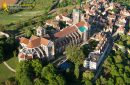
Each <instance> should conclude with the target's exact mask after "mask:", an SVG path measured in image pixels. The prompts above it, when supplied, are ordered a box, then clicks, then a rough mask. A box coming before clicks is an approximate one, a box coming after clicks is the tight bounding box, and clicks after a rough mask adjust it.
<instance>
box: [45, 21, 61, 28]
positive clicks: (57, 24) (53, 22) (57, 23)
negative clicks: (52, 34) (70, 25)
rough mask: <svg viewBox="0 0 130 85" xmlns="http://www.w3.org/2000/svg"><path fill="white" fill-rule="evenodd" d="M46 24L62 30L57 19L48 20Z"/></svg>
mask: <svg viewBox="0 0 130 85" xmlns="http://www.w3.org/2000/svg"><path fill="white" fill-rule="evenodd" d="M46 25H47V26H50V27H53V28H56V29H57V30H60V27H59V22H58V21H56V20H47V21H46Z"/></svg>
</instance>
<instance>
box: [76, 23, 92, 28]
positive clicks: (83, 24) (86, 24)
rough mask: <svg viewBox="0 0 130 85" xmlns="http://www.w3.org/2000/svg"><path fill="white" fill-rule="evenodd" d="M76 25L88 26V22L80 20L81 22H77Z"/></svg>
mask: <svg viewBox="0 0 130 85" xmlns="http://www.w3.org/2000/svg"><path fill="white" fill-rule="evenodd" d="M76 26H77V27H78V28H79V27H81V26H87V27H89V26H90V24H89V23H88V22H84V21H81V22H79V23H77V24H76Z"/></svg>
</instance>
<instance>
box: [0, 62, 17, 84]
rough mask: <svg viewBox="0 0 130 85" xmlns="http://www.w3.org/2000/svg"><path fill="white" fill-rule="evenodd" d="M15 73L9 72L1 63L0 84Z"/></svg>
mask: <svg viewBox="0 0 130 85" xmlns="http://www.w3.org/2000/svg"><path fill="white" fill-rule="evenodd" d="M14 74H15V73H13V72H11V71H10V70H9V69H8V68H7V67H6V66H5V65H4V64H3V63H2V64H0V82H3V81H5V80H7V79H8V78H10V77H12V76H14Z"/></svg>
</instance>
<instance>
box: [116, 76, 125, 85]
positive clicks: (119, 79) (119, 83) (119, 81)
mask: <svg viewBox="0 0 130 85" xmlns="http://www.w3.org/2000/svg"><path fill="white" fill-rule="evenodd" d="M116 85H125V82H124V80H123V79H122V77H116Z"/></svg>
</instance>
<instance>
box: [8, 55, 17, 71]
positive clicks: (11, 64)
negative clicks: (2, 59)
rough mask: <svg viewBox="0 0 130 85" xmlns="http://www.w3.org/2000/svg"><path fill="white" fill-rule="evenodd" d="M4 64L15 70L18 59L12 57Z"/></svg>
mask: <svg viewBox="0 0 130 85" xmlns="http://www.w3.org/2000/svg"><path fill="white" fill-rule="evenodd" d="M6 63H7V64H8V65H9V66H10V67H11V68H13V69H16V67H17V64H18V58H17V57H13V58H11V59H9V60H7V61H6Z"/></svg>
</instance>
